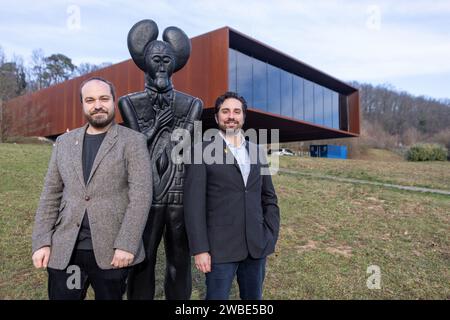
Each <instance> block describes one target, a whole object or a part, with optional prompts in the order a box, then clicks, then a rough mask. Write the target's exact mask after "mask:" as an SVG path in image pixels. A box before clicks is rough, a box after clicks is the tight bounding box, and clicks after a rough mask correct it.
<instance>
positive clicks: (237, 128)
mask: <svg viewBox="0 0 450 320" xmlns="http://www.w3.org/2000/svg"><path fill="white" fill-rule="evenodd" d="M230 123H234V127H233V128H230V127H228V124H230ZM219 128H220V130H222V131H223V133H224V134H227V135H235V134H238V133H239V132H240V131H241V128H242V124H240V123H239V122H238V121H226V122H225V123H220V124H219Z"/></svg>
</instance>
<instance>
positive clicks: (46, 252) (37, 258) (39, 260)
mask: <svg viewBox="0 0 450 320" xmlns="http://www.w3.org/2000/svg"><path fill="white" fill-rule="evenodd" d="M49 258H50V247H42V248H40V249H38V250H36V251H35V252H34V253H33V257H32V259H33V264H34V266H35V267H36V268H38V269H40V268H47V265H48V259H49Z"/></svg>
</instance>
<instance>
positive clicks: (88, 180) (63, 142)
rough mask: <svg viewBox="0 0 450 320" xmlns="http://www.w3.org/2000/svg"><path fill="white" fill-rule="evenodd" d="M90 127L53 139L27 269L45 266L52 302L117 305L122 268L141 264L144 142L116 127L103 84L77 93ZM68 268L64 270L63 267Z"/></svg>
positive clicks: (146, 185)
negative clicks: (90, 298)
mask: <svg viewBox="0 0 450 320" xmlns="http://www.w3.org/2000/svg"><path fill="white" fill-rule="evenodd" d="M80 95H81V100H82V105H83V111H84V114H85V117H86V119H87V120H88V124H86V125H85V126H83V127H81V128H78V129H76V130H73V131H71V132H68V133H66V134H64V135H62V136H60V137H58V139H57V140H56V145H55V147H54V148H53V153H52V156H51V159H50V164H49V168H48V172H47V176H46V178H45V183H44V188H43V192H42V195H41V199H40V202H39V206H38V209H37V212H36V219H35V225H34V230H33V236H32V238H33V243H32V250H33V263H34V265H35V266H36V267H37V268H41V267H44V268H47V271H48V274H49V281H48V293H49V298H50V299H84V297H85V295H86V291H87V288H88V287H89V285H90V284H91V285H92V287H93V289H94V292H95V298H96V299H121V298H122V295H123V293H124V292H125V285H126V277H127V273H128V267H129V266H132V265H135V264H138V263H140V262H141V261H142V260H144V256H145V253H144V248H143V243H142V233H143V231H144V227H145V224H146V221H147V216H148V212H149V209H150V204H151V202H152V176H151V172H152V171H151V168H150V156H149V154H148V151H147V145H146V139H145V136H144V135H143V134H140V133H138V132H136V131H133V130H131V129H128V128H125V127H122V126H119V125H117V124H115V123H114V105H115V103H114V102H115V92H114V87H113V85H112V84H111V83H110V82H108V81H106V80H104V79H102V78H91V79H89V80H87V81H85V82H84V83H83V84H82V85H81V87H80ZM69 267H70V268H69Z"/></svg>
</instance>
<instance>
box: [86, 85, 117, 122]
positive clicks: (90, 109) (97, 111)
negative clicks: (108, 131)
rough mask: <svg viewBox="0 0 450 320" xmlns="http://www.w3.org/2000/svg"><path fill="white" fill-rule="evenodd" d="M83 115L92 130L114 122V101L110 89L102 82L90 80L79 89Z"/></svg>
mask: <svg viewBox="0 0 450 320" xmlns="http://www.w3.org/2000/svg"><path fill="white" fill-rule="evenodd" d="M81 93H82V102H83V113H84V116H85V118H86V120H87V121H88V122H89V124H90V125H91V126H92V127H94V128H98V129H100V128H104V127H106V126H108V125H109V124H110V123H111V122H112V121H113V120H114V100H113V97H112V93H111V89H110V87H109V86H108V84H106V83H105V82H103V81H98V80H92V81H89V82H88V83H86V84H85V85H84V86H83V88H82V89H81Z"/></svg>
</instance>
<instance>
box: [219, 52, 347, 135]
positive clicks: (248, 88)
mask: <svg viewBox="0 0 450 320" xmlns="http://www.w3.org/2000/svg"><path fill="white" fill-rule="evenodd" d="M228 69H229V70H228V88H229V90H231V91H236V92H238V93H239V94H240V95H242V96H243V97H244V98H245V99H246V100H247V102H248V105H249V107H253V108H257V109H261V110H263V111H267V112H271V113H275V114H280V115H283V116H287V117H291V118H295V119H299V120H304V121H308V122H312V123H315V124H319V125H322V126H326V127H330V128H335V129H339V94H338V93H337V92H335V91H333V90H330V89H328V88H326V87H323V86H321V85H319V84H316V83H314V82H311V81H309V80H306V79H304V78H302V77H299V76H298V75H295V74H292V73H290V72H287V71H285V70H282V69H280V68H277V67H275V66H273V65H271V64H269V63H267V62H263V61H260V60H258V59H255V58H253V57H250V56H248V55H246V54H243V53H241V52H239V51H237V50H234V49H231V48H230V49H229V63H228Z"/></svg>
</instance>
